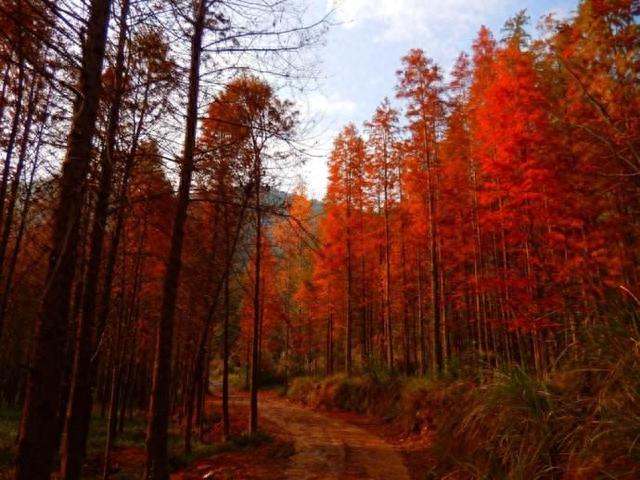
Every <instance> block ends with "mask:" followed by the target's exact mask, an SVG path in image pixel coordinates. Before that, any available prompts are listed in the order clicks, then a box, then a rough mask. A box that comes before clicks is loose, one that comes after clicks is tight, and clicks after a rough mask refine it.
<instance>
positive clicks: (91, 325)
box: [62, 0, 129, 480]
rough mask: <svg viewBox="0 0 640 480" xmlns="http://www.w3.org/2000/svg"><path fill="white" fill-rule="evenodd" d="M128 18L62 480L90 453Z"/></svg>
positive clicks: (124, 10)
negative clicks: (101, 290)
mask: <svg viewBox="0 0 640 480" xmlns="http://www.w3.org/2000/svg"><path fill="white" fill-rule="evenodd" d="M128 14H129V0H123V1H122V7H121V13H120V32H119V36H118V50H117V54H116V64H115V90H114V94H113V100H112V103H111V107H110V111H109V120H108V125H107V133H106V139H105V145H104V148H103V150H102V154H101V158H100V167H101V172H100V186H99V191H98V198H97V199H96V205H95V210H94V213H93V224H92V226H91V240H90V246H89V261H88V264H87V276H86V279H85V283H84V295H83V298H82V315H81V317H80V322H79V325H78V332H77V336H76V348H75V359H74V366H73V379H72V383H71V396H70V399H69V408H68V409H67V420H66V432H65V437H64V443H63V446H62V477H63V478H64V479H66V480H77V479H79V478H80V474H81V469H82V463H83V462H84V457H85V452H86V444H87V435H88V432H89V420H90V418H91V405H92V403H93V399H92V396H93V388H94V384H95V373H96V372H95V368H94V367H93V366H92V362H91V355H92V354H93V350H94V344H95V338H94V337H95V317H96V297H97V294H98V276H99V273H100V265H101V263H102V250H103V243H104V235H105V230H106V225H107V212H108V205H109V196H110V195H111V184H112V179H113V161H114V153H115V142H116V134H117V131H118V123H119V119H120V108H121V105H122V96H123V77H124V50H125V43H126V39H127V17H128Z"/></svg>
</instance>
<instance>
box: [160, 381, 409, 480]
mask: <svg viewBox="0 0 640 480" xmlns="http://www.w3.org/2000/svg"><path fill="white" fill-rule="evenodd" d="M218 404H219V398H216V397H212V398H211V399H210V400H209V401H208V408H211V409H216V410H217V409H218ZM259 408H260V419H259V421H260V425H261V428H262V430H263V431H265V432H266V433H268V434H269V436H270V437H271V439H272V440H271V441H270V442H266V443H265V444H261V445H257V446H255V445H254V446H251V447H247V448H244V449H236V450H232V451H228V452H222V453H219V454H216V455H214V456H213V457H212V458H208V459H204V460H200V461H198V462H196V463H195V464H193V465H191V466H190V467H189V468H188V469H186V470H184V471H182V472H180V473H179V474H178V475H175V476H174V477H173V478H176V479H177V478H181V479H197V478H198V479H207V480H216V479H225V478H229V479H231V478H233V479H289V480H356V479H357V480H383V479H384V480H409V479H410V478H411V476H410V475H409V472H408V470H407V468H406V467H405V465H404V463H403V458H402V454H401V453H400V452H399V451H398V450H397V449H396V447H394V446H392V445H391V444H390V443H388V442H387V441H385V440H384V439H383V438H382V437H380V436H379V435H376V434H375V433H374V432H373V431H371V430H370V429H365V428H361V427H360V426H357V425H354V424H353V423H352V422H349V421H347V420H343V419H341V418H340V416H339V415H334V414H333V413H332V412H319V411H314V410H311V409H309V408H305V407H302V406H299V405H296V404H294V403H291V402H289V401H287V400H284V399H282V398H280V397H278V396H277V395H275V394H270V393H266V394H261V396H260V400H259ZM247 410H248V398H247V396H246V394H242V393H238V394H234V395H233V396H232V398H231V413H232V415H234V416H235V417H236V419H237V420H239V419H242V420H244V421H246V419H247V418H248V416H245V414H246V413H248V412H247ZM238 417H240V418H238ZM237 420H236V421H237Z"/></svg>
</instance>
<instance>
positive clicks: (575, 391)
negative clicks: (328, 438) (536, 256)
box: [289, 321, 640, 480]
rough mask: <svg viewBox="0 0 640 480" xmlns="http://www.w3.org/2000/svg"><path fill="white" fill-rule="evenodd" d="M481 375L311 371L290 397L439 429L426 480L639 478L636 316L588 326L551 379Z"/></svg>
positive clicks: (406, 426) (407, 428)
mask: <svg viewBox="0 0 640 480" xmlns="http://www.w3.org/2000/svg"><path fill="white" fill-rule="evenodd" d="M476 373H477V372H476ZM481 377H482V378H484V379H485V380H484V381H483V382H482V383H478V381H477V378H479V377H478V376H477V375H476V376H475V377H474V378H472V379H458V380H451V379H449V380H441V381H437V382H434V381H428V380H425V379H422V378H410V377H409V378H407V377H401V376H397V375H393V374H390V373H385V372H380V371H376V372H369V373H368V374H366V375H362V376H356V377H347V376H344V375H336V376H333V377H330V378H326V379H318V378H310V377H303V378H298V379H295V380H294V381H293V382H292V384H291V388H290V391H289V395H290V396H292V397H293V398H295V399H297V400H299V401H302V402H305V403H307V404H310V405H312V406H317V407H325V408H338V409H343V410H349V411H355V412H361V413H369V414H373V415H377V416H380V417H383V418H385V419H387V420H389V421H393V422H395V423H396V424H397V425H398V427H399V428H401V429H402V430H404V432H405V434H407V435H411V434H427V433H429V434H434V432H435V438H436V440H435V442H434V444H433V446H432V452H431V453H432V456H433V457H434V459H435V465H434V468H433V470H432V471H431V472H425V476H426V478H440V479H443V478H447V479H491V480H501V479H505V480H537V479H552V480H553V479H559V480H560V479H562V480H579V479H580V480H591V479H630V480H631V479H639V478H640V335H639V334H638V331H637V329H636V328H635V325H634V324H633V323H626V322H623V321H612V322H611V323H609V324H605V325H599V326H597V327H591V328H588V329H585V330H584V331H583V333H582V335H581V337H580V341H579V344H578V345H577V346H576V347H575V349H574V350H573V351H570V352H566V353H565V354H564V355H563V357H562V358H561V359H560V361H559V363H558V364H557V365H556V368H555V370H554V371H553V372H552V373H549V374H547V375H545V376H542V377H539V376H536V375H534V374H532V373H529V372H526V371H524V370H523V369H522V368H520V367H518V366H513V367H510V368H506V369H503V370H499V371H488V372H483V374H482V376H481Z"/></svg>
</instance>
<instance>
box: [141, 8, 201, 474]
mask: <svg viewBox="0 0 640 480" xmlns="http://www.w3.org/2000/svg"><path fill="white" fill-rule="evenodd" d="M206 13H207V8H206V0H198V2H197V4H196V14H195V23H194V31H193V36H192V38H191V65H190V69H189V99H188V105H187V117H186V118H187V129H186V133H185V141H184V152H183V159H182V170H181V172H180V186H179V189H178V205H177V210H176V218H175V220H174V224H173V233H172V236H171V247H170V253H169V260H168V263H167V271H166V274H165V280H164V288H163V296H162V309H161V312H160V323H159V325H158V332H157V340H156V354H155V361H154V368H153V384H152V391H151V399H150V405H149V420H148V422H149V423H148V428H147V442H146V443H147V459H146V464H145V474H144V477H145V478H146V479H147V480H166V479H168V478H169V465H168V457H167V434H168V427H169V394H170V383H171V372H170V370H171V353H172V347H173V319H174V316H175V307H176V297H177V294H178V277H179V276H180V269H181V265H182V260H181V256H182V244H183V240H184V225H185V222H186V220H187V208H188V206H189V190H190V188H191V176H192V172H193V162H194V153H195V147H196V132H197V123H198V92H199V87H200V58H201V55H202V37H203V33H204V25H205V18H206Z"/></svg>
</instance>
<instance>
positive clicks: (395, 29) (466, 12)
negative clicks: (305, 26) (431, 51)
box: [327, 0, 511, 41]
mask: <svg viewBox="0 0 640 480" xmlns="http://www.w3.org/2000/svg"><path fill="white" fill-rule="evenodd" d="M327 1H328V5H329V8H330V9H334V10H335V13H336V18H337V19H338V20H339V21H340V22H343V24H344V26H345V27H347V28H353V27H357V26H360V25H362V24H364V23H365V22H375V23H378V24H381V25H382V34H381V35H380V37H378V38H377V40H396V41H403V40H407V39H411V38H415V37H416V35H421V36H423V37H426V38H427V39H434V40H435V39H438V38H440V39H441V40H444V41H447V40H451V39H452V38H456V37H457V36H458V35H459V33H460V32H465V31H468V29H469V28H473V29H477V27H478V26H479V25H480V23H481V22H482V21H483V19H485V18H488V17H489V16H490V15H492V14H495V13H496V11H501V10H502V9H503V8H504V7H505V6H507V5H508V4H509V3H511V0H481V1H479V0H327Z"/></svg>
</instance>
